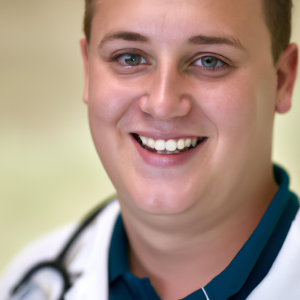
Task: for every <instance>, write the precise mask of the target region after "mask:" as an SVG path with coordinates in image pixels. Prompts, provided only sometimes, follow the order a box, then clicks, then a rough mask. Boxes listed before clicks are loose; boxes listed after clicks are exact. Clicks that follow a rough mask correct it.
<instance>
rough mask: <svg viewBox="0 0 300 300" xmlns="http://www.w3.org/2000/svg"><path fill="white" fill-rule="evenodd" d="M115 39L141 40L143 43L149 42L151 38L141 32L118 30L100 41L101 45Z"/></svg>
mask: <svg viewBox="0 0 300 300" xmlns="http://www.w3.org/2000/svg"><path fill="white" fill-rule="evenodd" d="M114 40H124V41H130V42H141V43H147V42H149V39H148V38H147V37H145V36H143V35H141V34H139V33H136V32H126V31H124V32H116V33H113V34H110V35H107V36H105V37H104V38H103V39H102V41H101V42H100V44H99V47H101V46H103V44H105V43H106V42H108V41H114Z"/></svg>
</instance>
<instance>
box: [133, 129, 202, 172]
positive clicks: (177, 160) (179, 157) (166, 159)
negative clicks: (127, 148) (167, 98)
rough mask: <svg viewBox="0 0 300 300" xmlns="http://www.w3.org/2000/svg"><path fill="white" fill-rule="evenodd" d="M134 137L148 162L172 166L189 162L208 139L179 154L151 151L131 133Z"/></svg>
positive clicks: (141, 154)
mask: <svg viewBox="0 0 300 300" xmlns="http://www.w3.org/2000/svg"><path fill="white" fill-rule="evenodd" d="M130 136H131V138H132V141H133V143H134V145H135V147H136V149H137V151H138V153H139V155H140V156H141V158H142V159H143V160H144V161H145V162H146V163H147V164H148V165H152V166H156V167H166V166H168V167H170V166H178V165H183V164H185V163H187V162H188V161H189V160H190V159H192V158H193V156H194V155H195V154H196V153H197V152H198V151H199V150H200V149H201V148H203V146H204V144H206V141H207V139H206V140H205V141H203V142H202V143H201V144H199V145H198V146H197V147H195V148H192V149H190V150H188V151H185V152H182V153H179V154H169V155H168V154H167V155H166V154H158V153H153V152H150V151H148V150H146V149H144V148H143V147H142V146H141V145H140V144H139V143H138V142H137V141H136V139H135V138H134V137H133V136H132V135H130Z"/></svg>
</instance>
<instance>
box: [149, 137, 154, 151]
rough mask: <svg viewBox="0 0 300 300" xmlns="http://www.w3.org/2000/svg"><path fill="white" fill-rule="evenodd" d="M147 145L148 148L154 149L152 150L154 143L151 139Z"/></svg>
mask: <svg viewBox="0 0 300 300" xmlns="http://www.w3.org/2000/svg"><path fill="white" fill-rule="evenodd" d="M147 145H148V146H149V147H150V148H152V149H154V148H155V141H154V140H153V139H151V138H150V139H148V143H147Z"/></svg>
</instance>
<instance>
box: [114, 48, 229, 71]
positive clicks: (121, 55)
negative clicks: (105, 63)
mask: <svg viewBox="0 0 300 300" xmlns="http://www.w3.org/2000/svg"><path fill="white" fill-rule="evenodd" d="M126 55H135V56H139V57H142V58H144V57H143V56H142V55H140V54H139V53H135V52H126V53H118V54H116V55H114V56H112V57H111V59H110V61H111V62H117V61H118V60H119V59H120V58H121V57H124V56H126ZM205 57H212V58H216V59H217V60H218V63H219V62H222V63H223V65H222V66H219V67H211V68H208V67H203V66H199V65H194V64H195V63H196V62H197V61H199V60H201V59H204V58H205ZM144 60H145V61H147V60H146V59H145V58H144ZM141 65H144V64H139V65H136V66H130V65H127V67H131V68H133V67H138V66H141ZM191 66H196V67H198V68H201V69H202V70H203V71H205V72H217V71H221V70H226V69H228V68H230V67H231V66H230V65H229V64H228V63H226V62H224V61H223V60H221V59H218V58H217V57H215V56H212V55H206V56H202V57H199V58H198V59H196V60H194V61H193V63H192V64H191Z"/></svg>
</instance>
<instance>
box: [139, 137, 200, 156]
mask: <svg viewBox="0 0 300 300" xmlns="http://www.w3.org/2000/svg"><path fill="white" fill-rule="evenodd" d="M139 137H140V139H141V141H142V143H143V145H146V146H148V147H149V148H152V149H155V150H156V151H158V153H164V151H165V150H166V151H167V154H172V153H180V151H179V150H183V149H184V148H189V147H191V146H193V147H194V148H195V147H196V146H197V142H198V138H194V139H186V140H185V139H180V140H178V141H177V142H176V140H174V139H170V140H167V141H165V140H162V139H159V140H157V141H155V140H154V139H152V138H147V137H145V136H139ZM202 139H203V138H200V140H202Z"/></svg>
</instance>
